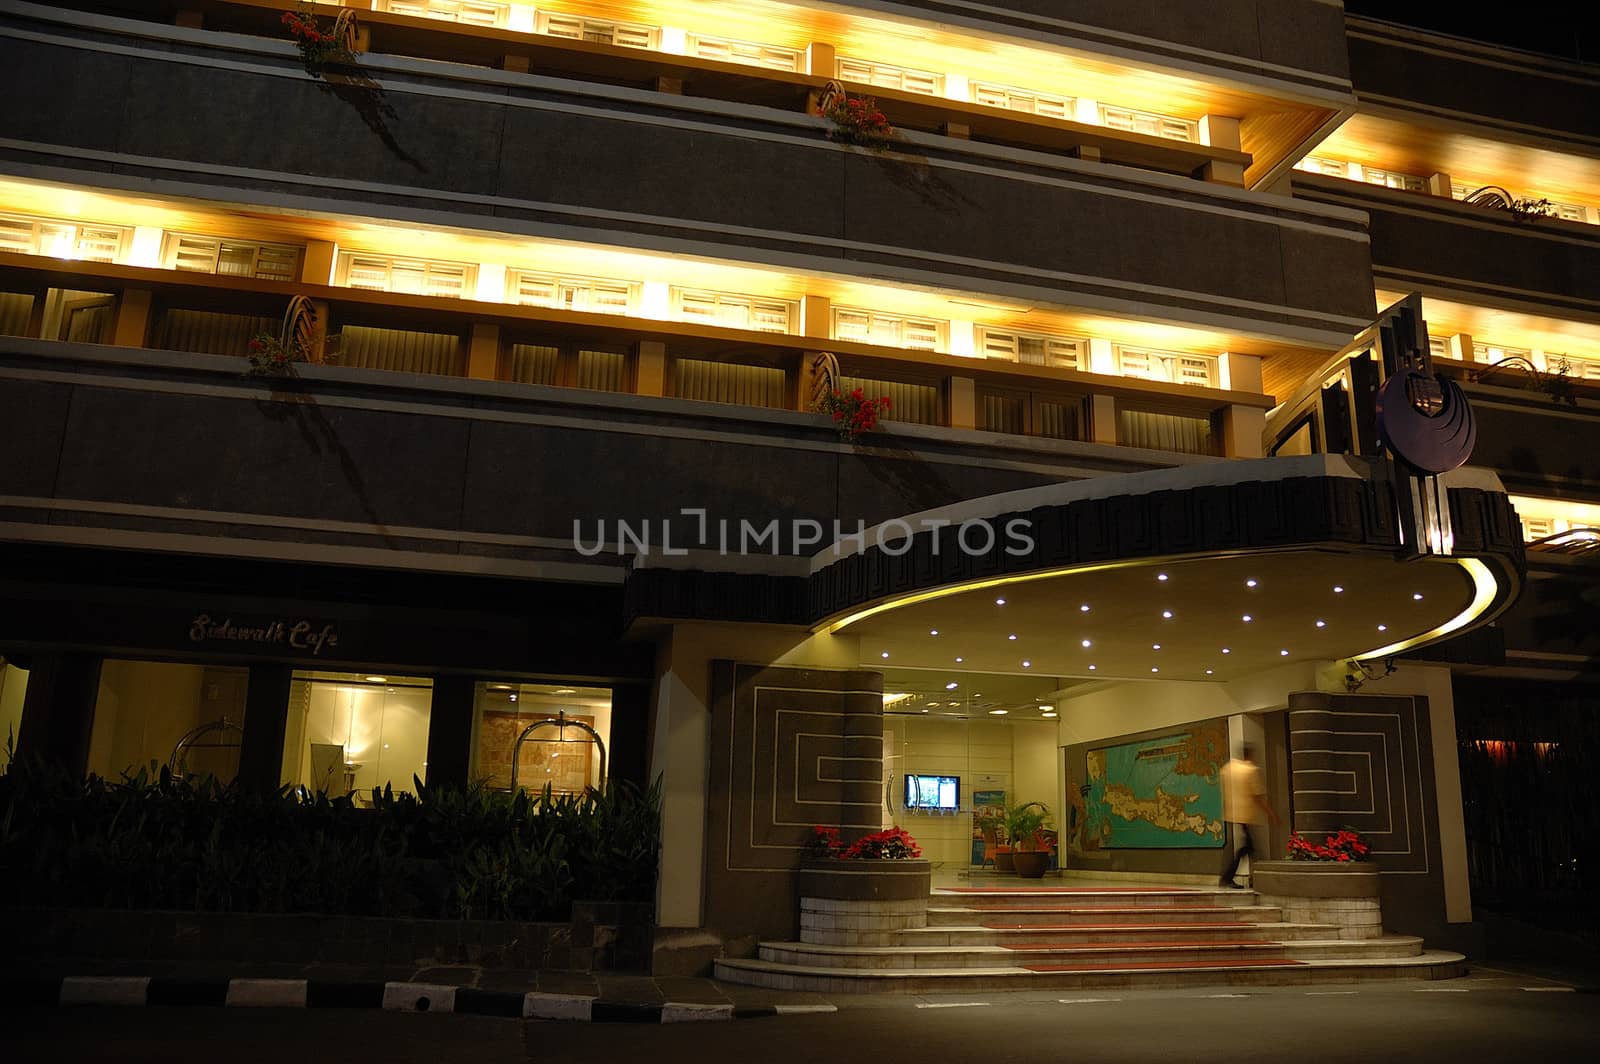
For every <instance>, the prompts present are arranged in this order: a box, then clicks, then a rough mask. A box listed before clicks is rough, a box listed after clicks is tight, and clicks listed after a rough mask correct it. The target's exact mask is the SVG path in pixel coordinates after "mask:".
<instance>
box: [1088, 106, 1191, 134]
mask: <svg viewBox="0 0 1600 1064" xmlns="http://www.w3.org/2000/svg"><path fill="white" fill-rule="evenodd" d="M1100 121H1101V123H1102V124H1103V125H1105V126H1107V127H1109V128H1111V129H1121V130H1125V131H1127V132H1129V133H1140V134H1143V135H1144V136H1147V137H1163V138H1165V139H1167V140H1182V141H1187V142H1190V143H1193V142H1194V141H1197V140H1199V139H1200V127H1199V125H1198V124H1197V123H1194V122H1191V121H1189V120H1188V119H1185V118H1176V117H1173V116H1172V115H1158V114H1152V113H1151V112H1149V111H1134V110H1131V109H1129V108H1126V107H1112V106H1110V105H1109V104H1101V105H1100Z"/></svg>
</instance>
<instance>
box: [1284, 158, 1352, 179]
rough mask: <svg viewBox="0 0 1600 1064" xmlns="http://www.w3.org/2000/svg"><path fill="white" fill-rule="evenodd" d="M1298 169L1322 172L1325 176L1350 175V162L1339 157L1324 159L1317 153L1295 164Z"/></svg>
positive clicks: (1316, 172)
mask: <svg viewBox="0 0 1600 1064" xmlns="http://www.w3.org/2000/svg"><path fill="white" fill-rule="evenodd" d="M1294 168H1295V169H1296V170H1304V171H1305V172H1306V173H1308V174H1322V175H1323V176H1324V177H1349V176H1350V164H1349V163H1346V162H1343V161H1342V160H1339V159H1322V158H1318V157H1317V156H1315V155H1308V156H1306V157H1305V158H1304V159H1301V160H1300V161H1299V162H1297V163H1295V164H1294Z"/></svg>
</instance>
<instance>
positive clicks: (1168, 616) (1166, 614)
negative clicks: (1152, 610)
mask: <svg viewBox="0 0 1600 1064" xmlns="http://www.w3.org/2000/svg"><path fill="white" fill-rule="evenodd" d="M1161 619H1162V620H1164V621H1170V620H1172V611H1171V610H1162V611H1161Z"/></svg>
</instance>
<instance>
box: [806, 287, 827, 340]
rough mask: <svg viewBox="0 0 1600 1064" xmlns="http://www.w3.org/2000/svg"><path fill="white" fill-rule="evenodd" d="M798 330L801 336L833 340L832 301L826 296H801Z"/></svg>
mask: <svg viewBox="0 0 1600 1064" xmlns="http://www.w3.org/2000/svg"><path fill="white" fill-rule="evenodd" d="M800 328H801V333H800V335H802V336H811V337H815V338H817V339H819V340H831V339H833V300H831V299H829V298H828V297H827V296H812V295H806V296H801V297H800Z"/></svg>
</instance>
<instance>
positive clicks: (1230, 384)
mask: <svg viewBox="0 0 1600 1064" xmlns="http://www.w3.org/2000/svg"><path fill="white" fill-rule="evenodd" d="M1222 368H1223V370H1224V373H1225V378H1224V379H1225V380H1226V381H1227V383H1226V384H1224V385H1223V387H1225V388H1227V389H1228V390H1229V391H1232V392H1255V393H1256V394H1258V395H1259V394H1261V393H1263V392H1265V391H1266V385H1264V384H1263V383H1262V376H1261V357H1260V356H1259V355H1240V354H1236V353H1234V352H1232V351H1228V352H1225V353H1224V354H1223V356H1222Z"/></svg>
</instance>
